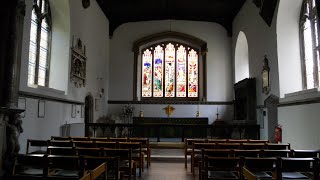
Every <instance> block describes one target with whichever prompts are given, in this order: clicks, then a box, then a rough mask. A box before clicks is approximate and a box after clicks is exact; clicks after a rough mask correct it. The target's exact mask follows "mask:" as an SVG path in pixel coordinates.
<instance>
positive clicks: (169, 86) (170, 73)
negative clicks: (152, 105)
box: [165, 43, 175, 97]
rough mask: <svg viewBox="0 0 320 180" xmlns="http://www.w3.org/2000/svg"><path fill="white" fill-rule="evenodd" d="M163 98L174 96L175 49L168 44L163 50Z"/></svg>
mask: <svg viewBox="0 0 320 180" xmlns="http://www.w3.org/2000/svg"><path fill="white" fill-rule="evenodd" d="M165 51H166V52H165V97H174V96H175V48H174V45H173V44H171V43H169V44H168V45H167V46H166V49H165Z"/></svg>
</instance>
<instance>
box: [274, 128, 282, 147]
mask: <svg viewBox="0 0 320 180" xmlns="http://www.w3.org/2000/svg"><path fill="white" fill-rule="evenodd" d="M274 141H275V143H281V142H282V127H281V125H280V124H278V125H277V126H276V128H275V131H274Z"/></svg>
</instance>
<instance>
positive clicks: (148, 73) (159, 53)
mask: <svg viewBox="0 0 320 180" xmlns="http://www.w3.org/2000/svg"><path fill="white" fill-rule="evenodd" d="M198 61H199V57H198V51H197V50H196V49H195V48H192V47H190V46H188V45H185V44H181V43H175V42H163V43H160V44H155V45H152V46H150V47H148V48H146V49H144V50H143V51H142V68H141V70H142V73H141V74H142V79H141V84H142V85H141V88H142V89H141V92H142V98H197V97H198V94H199V87H198V84H199V82H198V81H199V77H198V76H199V72H198V71H199V62H198Z"/></svg>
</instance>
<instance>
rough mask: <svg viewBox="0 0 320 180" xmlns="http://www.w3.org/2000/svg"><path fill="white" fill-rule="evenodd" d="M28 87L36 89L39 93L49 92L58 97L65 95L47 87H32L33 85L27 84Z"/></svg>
mask: <svg viewBox="0 0 320 180" xmlns="http://www.w3.org/2000/svg"><path fill="white" fill-rule="evenodd" d="M28 87H30V88H33V89H38V90H40V91H46V92H50V93H54V94H57V95H58V94H59V95H65V92H64V91H61V90H58V89H53V88H49V87H44V86H38V85H34V84H28Z"/></svg>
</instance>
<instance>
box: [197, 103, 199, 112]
mask: <svg viewBox="0 0 320 180" xmlns="http://www.w3.org/2000/svg"><path fill="white" fill-rule="evenodd" d="M197 111H199V103H198V105H197Z"/></svg>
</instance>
